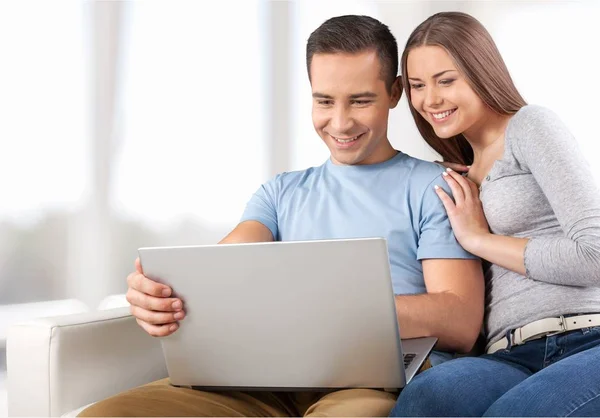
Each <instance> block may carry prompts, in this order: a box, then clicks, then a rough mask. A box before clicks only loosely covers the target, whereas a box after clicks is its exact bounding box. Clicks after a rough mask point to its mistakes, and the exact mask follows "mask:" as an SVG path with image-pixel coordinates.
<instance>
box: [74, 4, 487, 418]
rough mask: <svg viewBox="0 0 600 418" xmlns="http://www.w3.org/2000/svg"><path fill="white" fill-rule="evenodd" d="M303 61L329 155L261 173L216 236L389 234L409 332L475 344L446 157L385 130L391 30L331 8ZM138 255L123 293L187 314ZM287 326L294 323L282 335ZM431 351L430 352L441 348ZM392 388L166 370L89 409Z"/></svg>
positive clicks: (386, 404)
mask: <svg viewBox="0 0 600 418" xmlns="http://www.w3.org/2000/svg"><path fill="white" fill-rule="evenodd" d="M306 62H307V69H308V75H309V79H310V83H311V87H312V94H313V111H312V118H313V124H314V127H315V130H316V131H317V133H318V134H319V136H320V137H321V139H322V140H323V142H324V143H325V145H326V146H327V147H328V148H329V151H330V153H331V157H330V158H329V159H327V161H325V163H324V164H323V165H321V166H319V167H313V168H309V169H307V170H303V171H296V172H289V173H282V174H280V175H278V176H276V177H275V178H274V179H272V180H270V181H269V182H267V183H265V184H263V185H262V186H261V187H260V188H259V189H258V190H257V191H256V193H255V194H254V196H253V197H252V198H251V199H250V201H249V202H248V205H247V207H246V210H245V212H244V214H243V216H242V218H241V221H240V223H239V225H238V226H237V227H236V228H235V229H234V230H233V231H232V232H231V233H230V234H229V235H227V236H226V237H225V238H224V239H223V240H222V241H221V242H222V243H241V242H260V241H274V240H275V241H290V240H315V239H334V238H361V237H374V236H379V237H385V238H387V241H388V248H389V257H390V265H391V272H392V280H393V288H394V293H395V294H396V295H397V296H396V310H397V315H398V322H399V324H400V329H401V332H402V337H403V338H414V337H425V336H435V337H438V339H439V343H438V345H437V350H442V351H448V352H467V351H469V350H470V349H471V348H472V347H473V345H474V343H475V341H476V339H477V336H478V334H479V331H480V329H481V324H482V320H483V298H484V295H483V288H484V283H483V277H482V271H481V265H480V262H479V260H477V259H475V258H474V257H473V256H472V255H470V254H468V253H467V252H465V251H464V250H463V249H462V248H461V247H460V246H459V245H458V243H457V241H456V239H455V237H454V235H453V233H452V230H451V227H450V223H449V221H448V218H447V216H446V212H445V210H444V207H443V206H442V204H441V202H440V200H439V198H438V197H437V195H436V194H435V191H434V185H436V184H439V185H440V186H443V185H445V182H444V181H442V180H441V177H440V175H441V173H442V172H443V169H442V168H441V167H439V166H437V165H436V164H433V163H429V162H425V161H421V160H418V159H415V158H412V157H410V156H408V155H406V154H404V153H402V152H399V151H397V150H395V149H394V148H393V147H392V145H391V144H390V142H389V140H388V136H387V130H388V128H387V127H388V117H389V112H390V110H391V109H393V108H395V107H396V105H397V104H398V101H399V99H400V95H401V88H400V83H399V78H398V77H397V71H398V47H397V44H396V40H395V39H394V36H393V35H392V34H391V32H390V31H389V29H388V27H387V26H385V25H383V24H382V23H381V22H379V21H377V20H375V19H373V18H370V17H367V16H341V17H336V18H332V19H329V20H328V21H326V22H325V23H323V24H322V25H321V26H320V27H319V28H318V29H316V30H315V31H314V32H313V33H312V34H311V36H310V38H309V40H308V44H307V50H306ZM444 187H446V186H444ZM136 265H137V269H136V272H134V273H132V274H130V275H129V277H128V283H129V291H128V300H129V302H130V303H131V306H132V307H131V311H132V313H133V315H134V316H135V317H136V318H137V320H138V323H139V324H140V326H141V327H143V328H144V329H145V330H146V331H147V332H148V333H149V334H151V335H154V336H166V335H170V334H171V333H173V332H176V330H177V329H178V327H179V326H182V327H183V326H186V324H185V319H184V318H185V307H183V305H182V302H181V300H179V299H176V298H173V297H171V289H169V288H167V287H165V286H164V285H162V284H159V283H156V282H153V281H151V280H150V279H148V278H147V277H145V276H144V275H143V272H142V271H141V269H140V268H139V263H136ZM290 291H292V292H293V289H290ZM340 291H341V292H342V291H343V289H340ZM306 302H307V304H308V303H310V301H306ZM240 315H243V312H240ZM290 336H291V337H293V336H294V330H293V329H290V330H289V335H282V336H281V338H290ZM316 343H318V342H316ZM433 356H434V359H433V361H432V362H433V363H435V362H436V361H439V359H440V357H442V354H440V353H439V351H438V352H437V353H434V354H433ZM396 396H397V395H394V394H392V393H387V392H384V391H379V390H368V389H345V390H338V391H329V392H325V393H319V392H234V391H231V392H205V391H200V390H193V389H190V388H182V387H174V386H171V385H169V383H168V380H167V379H165V380H163V381H159V382H155V383H153V384H150V385H147V386H143V387H141V388H137V389H134V390H131V391H129V392H127V393H124V394H121V395H117V396H115V397H113V398H110V399H108V400H105V401H102V402H99V403H98V404H96V405H93V406H91V407H89V408H88V409H86V410H85V411H83V413H82V416H135V415H142V416H156V415H160V416H257V415H261V416H301V415H305V416H311V415H312V416H387V415H388V414H389V412H390V410H391V408H392V407H393V405H394V402H395V399H396Z"/></svg>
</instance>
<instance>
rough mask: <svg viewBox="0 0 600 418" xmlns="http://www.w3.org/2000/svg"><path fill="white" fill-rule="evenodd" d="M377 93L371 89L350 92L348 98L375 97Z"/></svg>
mask: <svg viewBox="0 0 600 418" xmlns="http://www.w3.org/2000/svg"><path fill="white" fill-rule="evenodd" d="M376 97H377V94H375V93H373V92H372V91H363V92H362V93H356V94H351V95H350V98H351V99H358V98H372V99H374V98H376Z"/></svg>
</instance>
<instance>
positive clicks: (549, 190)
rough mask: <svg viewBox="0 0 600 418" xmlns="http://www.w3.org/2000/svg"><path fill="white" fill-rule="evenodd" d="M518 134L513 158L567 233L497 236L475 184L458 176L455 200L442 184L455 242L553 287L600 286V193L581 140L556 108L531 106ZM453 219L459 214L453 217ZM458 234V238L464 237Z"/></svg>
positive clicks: (453, 181)
mask: <svg viewBox="0 0 600 418" xmlns="http://www.w3.org/2000/svg"><path fill="white" fill-rule="evenodd" d="M526 111H527V113H526V114H525V115H522V117H521V118H520V119H521V120H520V121H519V125H518V126H517V127H516V132H514V134H515V135H514V136H515V138H514V140H515V147H514V151H515V157H516V158H517V159H518V162H519V164H521V166H522V167H523V168H526V169H529V171H530V172H531V173H532V175H533V176H534V178H535V180H536V182H537V183H538V184H539V186H540V188H541V189H542V191H543V192H544V194H545V196H546V198H547V200H548V202H549V203H550V205H551V207H552V210H553V211H554V213H555V215H556V217H557V219H558V222H559V223H560V225H561V227H562V229H563V231H564V236H563V237H533V238H531V239H522V238H514V237H505V236H499V235H493V234H491V233H490V232H489V229H488V226H487V222H486V221H485V217H484V216H483V210H482V208H481V203H480V202H479V198H478V190H477V188H476V187H475V185H474V184H473V183H472V182H470V181H469V180H467V179H464V178H462V177H461V176H460V175H458V174H457V173H453V172H450V173H449V175H448V176H446V177H445V178H446V179H447V181H448V183H449V185H450V187H451V188H452V192H453V194H454V196H455V198H456V196H457V191H455V189H457V190H458V191H459V193H458V196H459V199H458V200H457V201H456V203H454V202H452V200H451V199H450V198H449V197H448V196H447V195H445V193H444V192H443V191H441V189H438V195H439V196H440V198H441V199H442V201H443V202H444V206H446V210H447V211H448V215H449V218H450V221H451V223H452V226H453V228H454V232H455V234H456V235H457V239H458V240H459V242H460V243H461V245H463V247H464V248H465V249H466V250H467V251H470V252H472V253H473V254H475V255H478V256H480V257H482V258H484V259H486V260H488V261H490V262H492V263H494V264H498V265H500V266H502V267H505V268H508V269H510V270H512V271H515V272H518V273H520V274H523V275H526V276H527V277H528V278H531V279H534V280H539V281H544V282H548V283H554V284H562V285H575V286H599V285H600V192H599V191H598V187H597V185H596V184H595V182H594V178H593V176H592V173H591V170H590V167H589V165H588V164H587V162H586V161H585V159H584V157H583V155H582V153H581V151H580V150H579V148H578V145H577V142H576V140H575V139H574V138H573V136H572V135H571V133H570V132H569V131H568V129H567V128H566V127H565V126H564V125H563V124H562V123H561V122H560V120H559V119H558V118H557V117H556V116H555V115H554V114H553V113H551V112H550V111H548V110H545V109H543V108H539V107H531V108H528V109H526ZM453 218H454V219H453ZM459 237H460V238H459Z"/></svg>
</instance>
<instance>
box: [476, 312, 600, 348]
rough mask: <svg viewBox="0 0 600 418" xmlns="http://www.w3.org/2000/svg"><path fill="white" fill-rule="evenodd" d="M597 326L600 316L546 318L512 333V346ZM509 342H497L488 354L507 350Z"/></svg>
mask: <svg viewBox="0 0 600 418" xmlns="http://www.w3.org/2000/svg"><path fill="white" fill-rule="evenodd" d="M597 326H600V314H589V315H577V316H569V317H567V318H565V317H564V316H563V315H561V316H559V317H558V318H544V319H540V320H538V321H534V322H532V323H530V324H527V325H524V326H522V327H521V328H517V329H515V330H514V331H513V332H512V342H511V344H510V345H511V346H513V345H521V344H525V343H526V342H527V341H531V340H537V339H538V338H542V337H548V336H551V335H556V334H560V333H562V332H566V331H573V330H576V329H582V328H587V327H597ZM508 342H509V341H508V339H507V338H506V337H504V338H502V339H501V340H500V341H496V342H495V343H494V344H492V345H491V346H490V348H488V350H487V353H488V354H492V353H495V352H496V351H498V350H502V349H504V348H507V347H508V345H509V344H508Z"/></svg>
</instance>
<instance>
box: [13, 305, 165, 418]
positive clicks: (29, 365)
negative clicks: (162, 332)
mask: <svg viewBox="0 0 600 418" xmlns="http://www.w3.org/2000/svg"><path fill="white" fill-rule="evenodd" d="M6 358H7V373H8V379H7V383H8V386H7V388H8V415H9V416H60V415H62V414H65V413H68V412H70V411H73V410H75V409H77V408H80V407H82V406H85V405H88V404H91V403H93V402H97V401H100V400H102V399H105V398H107V397H109V396H112V395H114V394H117V393H119V392H122V391H124V390H127V389H130V388H132V387H135V386H139V385H142V384H145V383H148V382H151V381H154V380H157V379H161V378H164V377H166V376H167V369H166V366H165V362H164V357H163V354H162V349H161V345H160V341H159V340H158V339H154V338H153V337H151V336H149V335H148V334H146V333H145V332H144V331H143V330H142V329H141V328H140V327H139V326H138V325H137V323H136V321H135V318H133V317H132V316H131V315H130V313H129V308H118V309H110V310H106V311H95V312H86V313H81V314H74V315H65V316H58V317H52V318H40V319H36V320H32V321H29V322H26V323H22V324H17V325H13V326H12V327H11V328H10V329H9V331H8V339H7V350H6Z"/></svg>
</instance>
